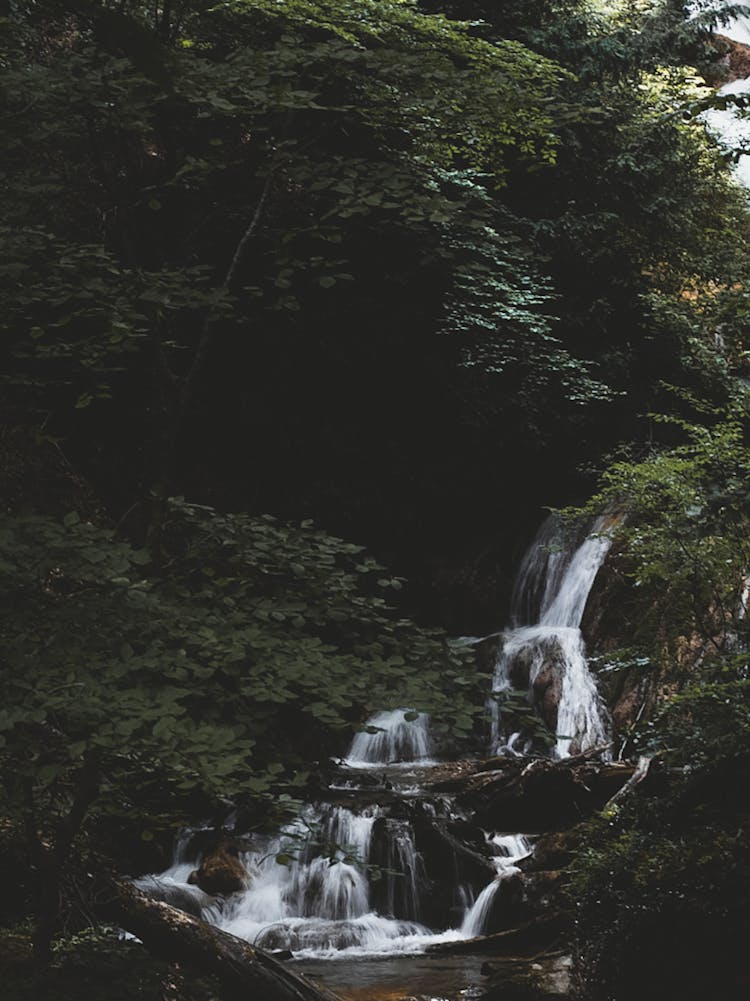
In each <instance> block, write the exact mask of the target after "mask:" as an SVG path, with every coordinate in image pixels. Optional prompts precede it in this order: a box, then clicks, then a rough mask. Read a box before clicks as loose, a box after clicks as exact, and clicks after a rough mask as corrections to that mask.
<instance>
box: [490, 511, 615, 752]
mask: <svg viewBox="0 0 750 1001" xmlns="http://www.w3.org/2000/svg"><path fill="white" fill-rule="evenodd" d="M611 524H612V519H611V518H609V517H601V518H599V519H597V521H596V522H595V524H594V526H593V529H592V531H591V533H590V534H589V535H587V536H586V537H585V538H584V539H583V541H582V542H581V543H580V544H579V545H578V546H576V547H575V548H572V547H570V546H567V547H566V546H564V545H563V542H562V535H561V527H560V524H559V522H558V520H557V519H556V518H555V517H554V516H550V518H548V519H547V521H546V522H545V523H544V525H543V526H542V528H541V530H540V532H539V534H538V535H537V537H536V539H535V540H534V542H533V543H532V545H531V546H530V547H529V549H528V551H527V553H526V555H525V557H524V559H523V562H522V564H521V569H520V572H519V574H518V578H517V580H516V586H515V588H514V593H513V601H512V610H511V627H510V628H509V629H508V630H507V631H506V632H505V633H504V634H503V636H502V638H501V643H500V650H499V654H498V658H497V662H496V665H495V672H494V681H493V688H492V691H493V699H492V700H491V703H490V711H491V715H492V731H491V744H492V747H491V750H492V752H493V753H495V754H528V753H530V752H531V751H532V750H534V748H535V745H536V744H537V743H538V740H539V735H538V733H537V732H536V731H535V730H534V729H532V728H531V727H529V726H528V725H524V726H519V725H518V714H517V713H513V712H508V713H506V714H504V713H503V708H502V706H503V702H504V701H506V704H507V696H508V695H509V694H510V693H514V692H515V693H520V692H523V693H524V696H525V700H526V701H527V702H528V703H529V704H530V705H532V706H536V707H537V708H540V709H541V714H542V716H543V717H544V718H545V721H546V723H547V725H548V726H549V728H550V731H551V732H554V735H555V739H554V743H553V748H554V753H555V754H556V756H557V757H560V758H562V757H565V756H566V755H568V754H569V753H570V752H571V749H575V750H579V751H585V750H588V749H589V748H591V747H596V746H599V745H602V744H604V743H606V737H607V716H606V710H605V709H604V706H603V703H602V701H601V699H600V698H599V694H598V692H597V688H596V683H595V681H594V679H593V677H592V676H591V673H590V672H589V669H588V663H587V661H586V652H585V648H584V642H583V636H582V635H581V629H580V626H581V620H582V619H583V613H584V611H585V608H586V602H587V600H588V596H589V594H590V592H591V588H592V587H593V585H594V581H595V579H596V575H597V573H598V572H599V569H600V567H601V565H602V563H603V562H604V559H605V557H606V555H607V553H608V551H609V548H610V545H611V538H610V536H609V535H608V533H607V529H608V527H610V526H611ZM545 709H546V712H545ZM504 716H507V717H508V719H507V722H506V720H505V719H504Z"/></svg>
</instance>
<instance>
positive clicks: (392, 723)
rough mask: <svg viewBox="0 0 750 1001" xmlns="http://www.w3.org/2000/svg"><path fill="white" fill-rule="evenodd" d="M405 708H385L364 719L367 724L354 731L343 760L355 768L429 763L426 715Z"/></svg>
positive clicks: (429, 743)
mask: <svg viewBox="0 0 750 1001" xmlns="http://www.w3.org/2000/svg"><path fill="white" fill-rule="evenodd" d="M415 715H416V714H415V713H414V712H413V711H411V710H409V709H389V710H387V711H385V712H380V713H377V714H376V715H375V716H372V717H371V718H370V719H368V721H367V724H366V726H367V727H368V728H371V729H370V731H369V732H368V730H367V729H365V730H363V731H362V732H361V733H358V734H356V736H355V737H354V740H353V741H352V746H351V748H350V750H349V754H348V755H347V757H346V762H347V764H349V765H352V766H353V767H355V768H365V767H368V766H371V767H378V768H382V767H383V765H391V764H412V763H414V762H417V761H418V762H419V763H420V764H422V765H427V764H432V762H431V761H430V754H431V753H432V740H431V738H430V731H429V725H430V722H429V718H428V717H427V716H426V715H425V714H424V713H421V714H419V715H416V718H414V717H415Z"/></svg>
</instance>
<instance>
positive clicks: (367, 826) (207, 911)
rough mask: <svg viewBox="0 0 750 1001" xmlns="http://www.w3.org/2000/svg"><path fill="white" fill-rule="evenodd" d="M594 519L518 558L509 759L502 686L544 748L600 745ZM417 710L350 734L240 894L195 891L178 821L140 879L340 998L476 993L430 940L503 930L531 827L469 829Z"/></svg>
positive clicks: (496, 735) (501, 653)
mask: <svg viewBox="0 0 750 1001" xmlns="http://www.w3.org/2000/svg"><path fill="white" fill-rule="evenodd" d="M607 525H608V523H607V521H606V520H605V519H600V520H599V521H598V522H597V523H596V524H595V525H594V526H593V528H592V531H591V533H590V534H589V535H588V536H586V537H585V538H583V539H579V540H577V541H575V542H572V543H571V542H568V543H567V544H564V543H563V542H562V541H561V537H560V532H559V526H558V524H557V522H556V520H555V519H554V518H550V519H548V520H547V521H546V522H545V523H544V525H543V526H542V528H541V530H540V532H539V534H538V536H537V538H536V539H535V540H534V542H533V543H532V545H531V547H530V548H529V550H528V552H527V553H526V556H525V558H524V560H523V562H522V565H521V569H520V571H519V574H518V579H517V581H516V586H515V592H514V599H513V608H512V615H511V622H510V623H509V625H508V627H507V628H506V630H505V631H504V632H503V633H501V634H499V635H498V636H497V637H495V638H494V643H495V644H496V648H497V660H496V666H495V671H494V681H493V691H492V692H491V693H490V698H489V700H488V715H489V717H490V720H491V726H490V734H489V735H488V737H489V741H488V751H489V752H490V753H491V754H496V755H500V756H508V757H518V756H521V755H525V754H527V753H530V752H532V751H533V750H534V747H535V737H534V734H533V733H532V732H526V731H525V730H524V729H523V727H519V726H518V724H517V723H516V722H515V721H514V719H513V718H509V719H508V720H506V719H505V718H504V712H503V708H502V697H503V694H504V693H505V692H507V691H509V690H511V689H512V690H514V691H516V692H518V691H522V692H525V693H526V698H527V701H528V703H530V704H534V705H536V706H537V708H539V710H540V712H542V714H546V716H547V717H548V718H549V721H550V724H552V723H555V725H556V729H555V727H553V731H554V732H555V733H556V736H555V739H554V741H553V742H552V746H551V747H549V749H548V753H549V755H550V756H551V757H553V758H564V757H566V756H567V755H569V754H570V753H571V751H575V752H579V751H585V750H587V749H588V748H593V747H597V746H599V745H601V744H602V743H604V742H606V733H607V727H608V719H607V713H606V710H605V709H604V706H603V704H602V702H601V699H600V698H599V694H598V692H597V688H596V683H595V681H594V678H593V677H592V675H591V674H590V673H589V670H588V666H587V661H586V655H585V648H584V643H583V638H582V636H581V632H580V623H581V619H582V616H583V612H584V609H585V606H586V601H587V598H588V596H589V593H590V591H591V588H592V586H593V584H594V580H595V578H596V575H597V572H598V570H599V568H600V567H601V565H602V563H603V561H604V559H605V557H606V554H607V551H608V549H609V544H610V542H609V538H608V536H607V534H606V530H607ZM476 642H481V641H476ZM550 692H552V693H553V698H552V700H550ZM552 703H554V704H552ZM414 716H415V714H414V713H410V712H409V710H408V709H406V708H402V707H399V708H395V709H390V710H384V711H381V712H378V713H376V714H375V715H373V716H372V717H371V718H370V720H368V724H369V726H370V727H372V728H373V732H367V731H362V732H360V733H358V734H356V735H355V737H354V739H353V741H352V744H351V746H350V749H349V752H348V754H347V756H346V758H345V759H343V760H341V761H340V762H339V763H338V766H337V775H336V778H335V780H334V782H333V783H332V784H331V787H330V789H329V793H328V797H327V800H326V801H320V802H315V803H309V804H308V805H307V806H306V807H305V808H304V810H303V811H302V812H301V813H300V815H299V816H298V817H297V818H296V819H295V820H294V821H293V822H292V823H290V824H288V825H286V826H285V827H284V828H282V829H281V830H280V831H278V832H277V833H276V834H273V835H267V836H258V835H253V839H252V842H251V843H250V845H249V847H248V849H247V850H246V851H245V852H244V853H242V855H241V861H242V865H243V867H244V871H245V873H246V887H245V889H244V890H242V891H240V892H236V893H232V894H230V895H228V896H227V897H220V896H217V897H211V896H209V895H208V894H206V893H204V892H203V891H202V890H201V889H200V888H199V887H197V886H195V885H193V883H192V882H191V881H190V878H191V873H193V872H194V870H195V869H196V867H197V866H198V864H199V860H200V855H199V853H197V852H196V851H195V850H194V848H193V842H194V841H195V832H190V831H187V832H185V833H183V835H182V836H181V837H180V838H179V839H178V843H177V845H176V849H175V855H174V860H173V864H172V865H171V867H170V868H169V869H167V870H166V871H165V872H163V873H161V874H159V875H154V876H148V877H142V878H141V879H140V880H138V881H137V882H138V885H139V886H141V888H143V889H144V890H146V891H147V892H151V893H154V894H155V895H158V896H161V897H162V898H163V899H167V900H169V901H170V902H173V903H175V904H176V905H177V906H183V907H184V908H185V909H188V910H191V911H192V912H193V913H199V914H200V916H201V917H203V918H204V919H205V920H206V921H208V922H211V923H212V924H214V925H216V926H218V927H220V928H222V929H224V930H226V931H228V932H231V933H232V934H234V935H237V936H239V937H241V938H243V939H246V940H247V941H249V942H251V943H253V944H256V945H259V946H261V947H262V948H264V949H267V950H270V951H275V952H278V953H279V954H280V955H286V956H287V957H289V958H290V960H291V961H292V962H293V963H294V964H295V966H296V967H297V968H299V969H300V970H301V971H303V972H307V973H310V974H313V975H315V976H316V977H317V978H318V979H320V980H322V981H323V982H324V983H326V984H327V986H329V987H331V988H332V989H333V990H335V991H337V992H338V993H340V995H341V996H342V997H344V998H351V999H365V998H369V999H376V998H377V999H383V1001H385V999H387V998H394V999H395V998H403V997H420V998H432V999H441V1001H458V999H459V998H463V999H464V1001H466V999H470V998H471V997H472V996H476V997H479V993H477V991H478V990H479V988H478V987H477V988H476V990H474V987H473V986H472V985H479V984H481V981H482V975H481V969H482V964H483V957H482V956H481V955H471V956H466V955H455V956H454V955H438V954H434V955H433V954H430V953H429V952H428V950H429V949H431V948H432V947H433V946H436V945H440V944H445V943H454V942H459V941H463V940H466V939H470V938H474V937H476V936H481V935H483V934H487V933H488V932H492V931H497V930H499V929H502V928H504V927H508V926H509V918H508V916H507V915H505V916H504V914H503V909H504V907H505V906H506V903H505V900H504V898H505V897H509V896H511V897H512V894H507V893H506V894H504V893H503V892H502V888H503V884H504V883H505V882H506V881H507V880H509V879H510V878H511V877H513V876H514V875H516V874H518V873H519V872H520V869H519V864H521V863H523V862H524V860H528V859H529V857H530V856H531V855H532V854H533V851H534V842H535V834H536V833H538V832H529V831H515V830H504V829H502V828H501V827H498V828H497V829H481V828H479V827H478V826H477V825H476V824H475V823H474V821H473V818H472V816H471V815H469V813H468V812H467V810H466V808H465V807H462V806H460V805H459V803H458V802H457V799H456V797H455V795H453V794H451V793H449V792H445V791H441V790H444V787H445V785H446V783H445V777H446V769H447V768H448V769H449V768H450V767H451V765H452V764H455V763H451V762H443V761H441V760H440V757H441V756H440V748H439V747H438V746H436V744H435V742H434V740H433V737H432V734H431V731H430V720H429V718H428V717H427V716H426V715H424V714H423V715H420V716H418V717H417V718H414ZM537 753H538V752H537ZM459 764H460V763H459ZM448 785H449V784H448ZM510 923H511V924H512V921H511V922H510ZM480 993H481V992H480Z"/></svg>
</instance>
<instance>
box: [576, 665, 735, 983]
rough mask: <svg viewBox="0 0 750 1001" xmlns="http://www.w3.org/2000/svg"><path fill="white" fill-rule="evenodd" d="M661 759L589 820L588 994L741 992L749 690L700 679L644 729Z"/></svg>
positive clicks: (580, 907)
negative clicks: (624, 796)
mask: <svg viewBox="0 0 750 1001" xmlns="http://www.w3.org/2000/svg"><path fill="white" fill-rule="evenodd" d="M641 745H642V748H643V750H644V751H647V752H648V753H649V754H656V755H658V757H657V758H656V759H655V760H656V761H658V763H659V767H658V768H656V769H654V770H655V773H656V774H655V775H654V776H652V778H651V779H650V780H649V781H648V782H647V783H646V784H645V785H646V788H645V789H644V790H643V791H642V792H640V793H639V794H638V795H636V796H634V797H632V799H631V800H630V801H629V802H627V803H625V804H623V805H622V806H620V807H617V808H614V809H612V810H610V811H609V813H607V814H606V815H605V816H603V817H601V818H600V819H598V820H597V821H596V822H595V823H592V824H590V825H589V826H588V828H587V830H586V847H585V848H584V849H583V850H582V852H581V853H580V855H579V858H578V861H577V869H578V871H577V873H576V875H575V877H574V879H573V883H572V887H571V890H572V895H573V897H574V899H575V901H576V908H577V918H578V919H577V948H578V957H577V958H578V964H577V972H578V996H580V997H582V998H585V999H587V1001H599V999H601V1001H604V999H605V998H606V999H607V1001H610V999H612V1001H631V999H636V998H648V999H650V998H654V999H656V998H663V997H665V996H676V997H681V998H686V999H693V998H695V999H698V998H701V997H705V996H706V995H707V994H708V995H710V996H711V997H715V998H720V999H727V1001H729V999H730V998H734V997H737V996H739V995H740V994H741V993H742V991H743V985H744V984H745V983H746V977H747V973H746V960H745V955H744V935H743V928H744V924H745V920H746V915H747V909H748V906H750V853H749V852H748V836H749V835H750V824H749V822H748V812H747V803H746V799H745V796H744V793H743V790H745V789H746V788H747V784H748V781H749V780H750V687H749V686H748V681H747V679H746V678H743V679H741V680H734V681H726V682H699V683H696V684H694V685H692V686H691V687H689V688H688V689H686V690H685V691H684V692H683V693H682V694H680V695H678V696H676V697H674V698H673V699H672V700H670V701H669V702H668V703H667V704H666V705H665V707H664V708H663V709H662V711H661V713H660V714H659V716H658V718H657V719H656V720H654V721H652V723H651V725H650V726H649V727H648V728H647V729H646V732H645V733H644V734H642V737H641Z"/></svg>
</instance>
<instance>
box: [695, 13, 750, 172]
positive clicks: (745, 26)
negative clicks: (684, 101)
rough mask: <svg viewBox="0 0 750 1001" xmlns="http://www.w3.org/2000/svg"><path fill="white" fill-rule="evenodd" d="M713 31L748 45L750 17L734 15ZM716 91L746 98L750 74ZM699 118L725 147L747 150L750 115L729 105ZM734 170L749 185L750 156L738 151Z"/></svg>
mask: <svg viewBox="0 0 750 1001" xmlns="http://www.w3.org/2000/svg"><path fill="white" fill-rule="evenodd" d="M717 30H718V32H719V34H722V35H724V36H725V37H726V38H731V39H732V40H733V41H735V42H741V43H742V44H744V45H750V18H748V17H737V18H734V19H733V20H732V21H731V22H730V23H729V24H727V25H725V26H723V27H722V26H720V27H719V28H718V29H717ZM719 94H721V95H723V96H731V95H743V96H745V95H747V96H749V97H750V77H748V78H747V79H745V80H733V81H731V83H727V84H725V85H724V86H723V87H721V88H720V90H719ZM703 117H704V119H705V121H706V123H707V125H708V127H709V128H710V129H711V131H712V132H713V133H715V134H716V135H717V136H718V137H719V138H720V139H721V140H722V142H723V143H724V145H725V146H726V147H727V149H728V150H733V151H738V150H740V149H747V150H750V118H747V117H743V116H742V115H741V114H740V115H738V113H737V110H736V109H735V108H734V107H732V106H731V105H730V106H729V107H728V108H726V109H724V110H720V109H712V110H710V111H707V112H706V113H705V115H704V116H703ZM735 173H736V175H737V179H738V180H739V181H740V183H741V184H743V185H744V186H745V187H750V155H748V154H742V155H740V156H739V157H738V159H737V164H736V167H735Z"/></svg>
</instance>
